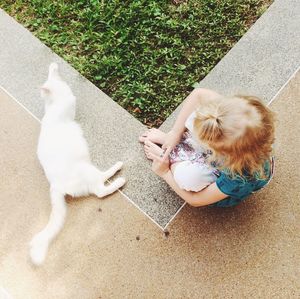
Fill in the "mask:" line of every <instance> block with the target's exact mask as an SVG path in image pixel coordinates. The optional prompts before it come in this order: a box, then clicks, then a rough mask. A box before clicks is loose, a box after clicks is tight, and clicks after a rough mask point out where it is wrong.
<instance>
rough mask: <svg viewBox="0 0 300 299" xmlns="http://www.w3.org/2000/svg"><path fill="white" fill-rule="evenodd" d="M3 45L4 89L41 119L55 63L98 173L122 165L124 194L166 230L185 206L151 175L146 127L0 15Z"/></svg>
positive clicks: (0, 59)
mask: <svg viewBox="0 0 300 299" xmlns="http://www.w3.org/2000/svg"><path fill="white" fill-rule="evenodd" d="M0 40H1V47H0V86H2V87H4V88H5V89H6V90H7V91H8V92H9V93H10V94H12V95H13V96H14V97H15V98H16V100H17V101H18V102H20V103H21V104H22V105H23V106H24V107H25V108H26V109H27V110H29V111H30V112H31V113H32V114H33V115H34V116H35V117H36V118H37V119H41V118H42V116H43V107H44V105H43V101H42V100H41V99H40V96H39V87H40V86H41V85H42V84H43V82H44V81H45V80H46V78H47V72H48V66H49V64H50V63H51V62H52V61H56V62H57V63H58V64H59V67H60V69H61V74H62V77H63V78H64V79H65V80H66V81H67V82H68V83H69V84H70V85H71V86H72V89H73V91H74V94H75V96H76V97H77V120H78V121H79V123H80V124H81V126H82V128H83V131H84V135H85V137H86V138H87V141H88V144H89V147H90V152H91V157H92V160H93V161H94V162H95V164H96V165H97V166H98V167H99V168H100V169H105V168H108V167H109V166H110V165H112V164H113V163H115V162H116V161H119V160H121V161H123V162H124V170H123V171H122V173H121V174H122V175H123V176H125V178H127V180H128V182H127V184H126V186H125V188H124V190H123V192H124V194H126V196H127V197H128V198H129V199H130V200H131V201H132V202H133V203H134V204H135V205H136V206H137V207H139V209H140V210H141V211H143V212H144V213H145V214H146V215H147V216H149V217H150V218H151V219H152V220H153V221H154V222H155V223H156V224H158V225H159V226H160V227H161V228H163V227H164V226H165V225H166V224H167V223H168V222H169V221H170V219H171V218H172V217H173V216H174V214H175V213H176V212H177V211H178V209H179V208H180V207H181V206H182V203H183V201H182V200H181V199H179V198H178V197H177V196H176V195H175V193H173V192H172V191H171V190H170V189H169V187H168V186H167V185H166V184H165V183H164V182H163V181H162V180H161V179H160V178H158V177H157V176H156V175H154V174H153V173H152V171H151V169H150V164H149V162H148V161H147V160H146V159H145V156H144V153H143V150H142V146H141V145H140V144H139V143H138V136H139V135H140V134H141V133H142V132H143V131H145V130H146V127H145V126H143V125H142V124H141V123H140V122H139V121H138V120H136V119H135V118H134V117H132V116H131V115H130V114H129V113H128V112H127V111H126V110H124V109H123V108H122V107H121V106H119V105H118V104H116V103H115V102H114V101H113V100H112V99H110V98H109V97H108V96H107V95H105V94H104V93H103V92H102V91H101V90H99V89H98V88H97V87H96V86H94V85H93V84H92V83H91V82H89V81H88V80H87V79H85V78H84V77H82V76H81V75H80V74H79V73H78V72H77V71H76V70H74V69H73V68H72V67H71V66H70V65H69V64H67V63H66V62H65V61H64V60H62V59H61V58H60V57H58V56H57V55H56V54H55V53H53V52H52V51H51V50H50V49H49V48H47V47H46V46H45V45H43V44H42V43H41V42H40V41H39V40H38V39H37V38H35V37H34V36H33V35H32V34H31V33H30V32H29V31H28V30H26V29H25V28H24V27H22V26H21V25H20V24H18V23H17V22H15V21H14V19H12V18H11V17H9V16H8V15H7V14H6V13H5V12H4V11H2V10H0Z"/></svg>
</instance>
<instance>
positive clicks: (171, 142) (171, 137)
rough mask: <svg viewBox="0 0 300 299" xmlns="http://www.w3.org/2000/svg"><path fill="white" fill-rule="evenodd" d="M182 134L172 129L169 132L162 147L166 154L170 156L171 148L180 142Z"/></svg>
mask: <svg viewBox="0 0 300 299" xmlns="http://www.w3.org/2000/svg"><path fill="white" fill-rule="evenodd" d="M181 135H182V134H178V133H176V132H175V131H173V130H171V131H170V132H169V133H167V136H166V139H165V142H164V144H163V145H162V149H163V150H164V151H165V155H166V156H169V154H170V152H171V150H172V149H173V148H174V147H175V146H176V145H177V144H178V143H179V142H180V140H181Z"/></svg>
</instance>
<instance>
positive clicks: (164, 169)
mask: <svg viewBox="0 0 300 299" xmlns="http://www.w3.org/2000/svg"><path fill="white" fill-rule="evenodd" d="M149 158H151V159H152V160H153V162H152V167H151V168H152V171H153V172H154V173H156V174H157V175H158V176H160V177H162V178H163V177H164V176H165V175H166V174H167V173H168V172H169V170H170V161H169V155H168V154H167V153H166V152H165V153H164V154H163V156H157V155H155V154H152V153H150V154H149Z"/></svg>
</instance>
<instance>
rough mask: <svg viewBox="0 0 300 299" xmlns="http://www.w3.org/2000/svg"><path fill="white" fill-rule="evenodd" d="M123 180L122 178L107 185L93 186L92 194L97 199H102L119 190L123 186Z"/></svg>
mask: <svg viewBox="0 0 300 299" xmlns="http://www.w3.org/2000/svg"><path fill="white" fill-rule="evenodd" d="M125 182H126V181H125V179H124V178H117V179H115V180H114V181H113V182H111V183H110V184H109V185H106V186H105V185H104V184H102V185H98V186H95V189H94V192H93V193H94V194H95V195H97V196H98V197H104V196H107V195H109V194H112V193H114V192H115V191H117V190H118V189H119V188H121V187H122V186H123V185H124V184H125Z"/></svg>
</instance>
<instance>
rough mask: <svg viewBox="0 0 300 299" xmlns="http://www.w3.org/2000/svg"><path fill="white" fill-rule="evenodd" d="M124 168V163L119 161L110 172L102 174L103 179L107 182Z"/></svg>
mask: <svg viewBox="0 0 300 299" xmlns="http://www.w3.org/2000/svg"><path fill="white" fill-rule="evenodd" d="M122 167H123V162H121V161H119V162H117V163H115V164H114V165H113V166H112V167H110V168H109V169H108V170H106V171H103V172H101V173H102V176H103V179H104V180H105V181H106V180H108V179H109V178H111V177H112V176H113V175H115V174H116V172H118V171H119V170H120V169H121V168H122Z"/></svg>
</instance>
